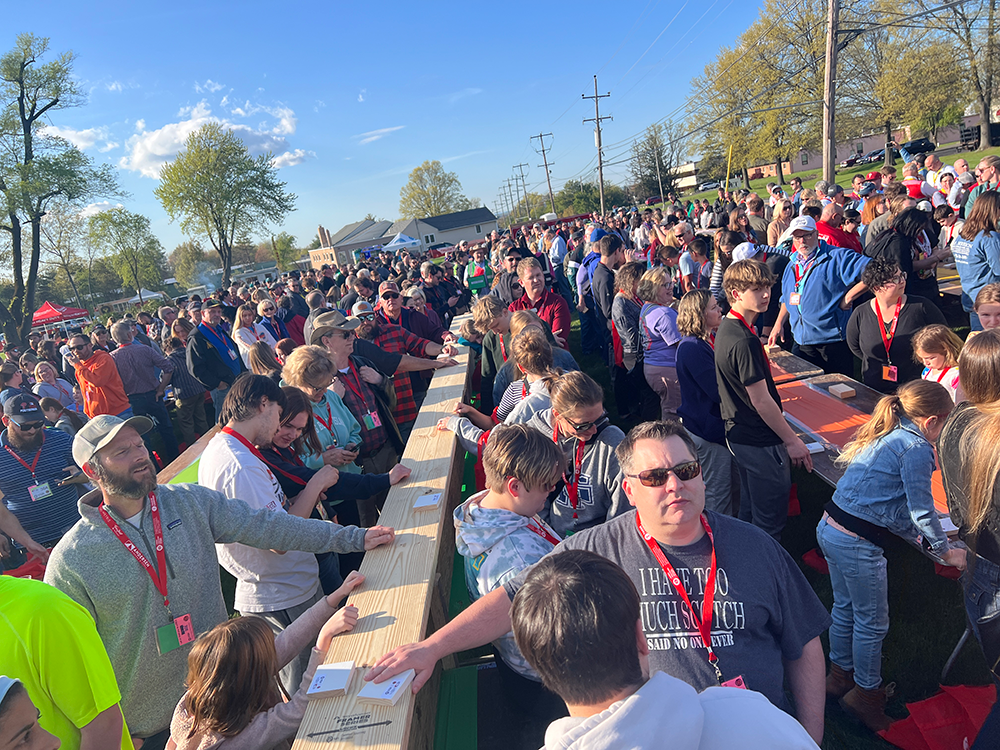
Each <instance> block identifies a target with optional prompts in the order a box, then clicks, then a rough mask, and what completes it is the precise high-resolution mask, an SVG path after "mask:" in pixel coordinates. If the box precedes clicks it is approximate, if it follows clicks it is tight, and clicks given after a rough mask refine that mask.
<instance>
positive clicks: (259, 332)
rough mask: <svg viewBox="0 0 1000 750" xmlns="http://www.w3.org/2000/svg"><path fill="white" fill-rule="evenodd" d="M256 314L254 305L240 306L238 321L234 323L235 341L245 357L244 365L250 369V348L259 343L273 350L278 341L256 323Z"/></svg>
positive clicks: (237, 313)
mask: <svg viewBox="0 0 1000 750" xmlns="http://www.w3.org/2000/svg"><path fill="white" fill-rule="evenodd" d="M256 317H257V316H256V312H255V311H254V307H253V305H240V307H239V309H238V310H237V311H236V320H235V321H233V341H235V342H236V346H237V347H238V348H239V350H240V355H241V356H242V357H243V364H245V365H246V366H247V367H248V368H249V367H250V347H251V346H253V345H254V344H256V343H258V342H262V343H264V344H267V345H268V346H269V347H270V348H271V350H272V351H273V350H274V345H275V344H277V343H278V342H277V340H276V339H275V338H274V337H273V336H272V335H271V333H270V332H269V331H268V330H267V329H266V328H265V327H264V326H262V325H261V324H260V323H257V322H255V318H256Z"/></svg>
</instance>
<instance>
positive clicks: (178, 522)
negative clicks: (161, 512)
mask: <svg viewBox="0 0 1000 750" xmlns="http://www.w3.org/2000/svg"><path fill="white" fill-rule="evenodd" d="M180 525H181V519H179V518H178V519H177V520H176V521H171V522H170V523H168V524H167V531H170V530H171V529H174V528H176V527H178V526H180Z"/></svg>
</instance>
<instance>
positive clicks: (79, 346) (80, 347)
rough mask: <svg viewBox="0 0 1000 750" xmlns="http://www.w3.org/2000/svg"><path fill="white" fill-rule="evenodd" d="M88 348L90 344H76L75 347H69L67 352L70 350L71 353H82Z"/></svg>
mask: <svg viewBox="0 0 1000 750" xmlns="http://www.w3.org/2000/svg"><path fill="white" fill-rule="evenodd" d="M88 346H90V344H77V345H76V346H71V347H70V348H69V350H70V351H71V352H82V351H83V350H84V349H86V348H87V347H88Z"/></svg>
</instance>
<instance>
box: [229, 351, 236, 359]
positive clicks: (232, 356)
mask: <svg viewBox="0 0 1000 750" xmlns="http://www.w3.org/2000/svg"><path fill="white" fill-rule="evenodd" d="M228 351H229V358H230V359H232V360H235V359H236V352H234V351H233V350H232V349H229V350H228Z"/></svg>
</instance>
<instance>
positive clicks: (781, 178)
mask: <svg viewBox="0 0 1000 750" xmlns="http://www.w3.org/2000/svg"><path fill="white" fill-rule="evenodd" d="M775 170H776V171H777V172H778V184H779V185H784V184H785V173H784V171H783V170H782V169H781V157H780V156H779V157H778V163H777V164H775Z"/></svg>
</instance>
